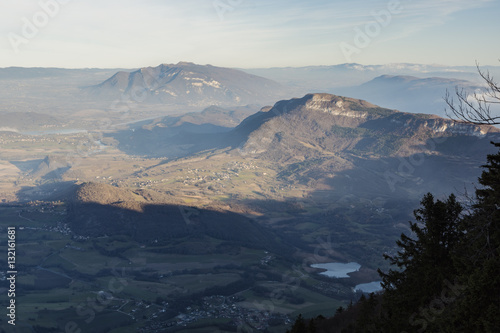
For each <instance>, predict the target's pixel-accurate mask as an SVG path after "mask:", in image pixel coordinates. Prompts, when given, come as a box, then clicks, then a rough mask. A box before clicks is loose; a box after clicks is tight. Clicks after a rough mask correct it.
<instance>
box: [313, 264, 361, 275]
mask: <svg viewBox="0 0 500 333" xmlns="http://www.w3.org/2000/svg"><path fill="white" fill-rule="evenodd" d="M311 267H312V268H321V269H326V272H321V273H320V274H321V275H326V276H328V277H335V278H348V277H349V275H347V273H352V272H356V271H359V269H360V268H361V265H360V264H358V263H357V262H349V263H347V264H344V263H341V262H331V263H326V264H314V265H311Z"/></svg>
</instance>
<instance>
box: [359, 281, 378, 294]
mask: <svg viewBox="0 0 500 333" xmlns="http://www.w3.org/2000/svg"><path fill="white" fill-rule="evenodd" d="M381 283H382V281H374V282H370V283H363V284H358V285H357V286H356V287H354V291H362V292H364V293H375V292H377V291H380V290H382V284H381Z"/></svg>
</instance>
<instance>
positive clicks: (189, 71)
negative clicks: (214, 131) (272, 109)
mask: <svg viewBox="0 0 500 333" xmlns="http://www.w3.org/2000/svg"><path fill="white" fill-rule="evenodd" d="M287 90H289V89H287V88H286V87H284V86H282V85H280V84H279V83H277V82H274V81H272V80H269V79H265V78H263V77H258V76H255V75H251V74H247V73H245V72H242V71H239V70H235V69H229V68H222V67H215V66H211V65H206V66H202V65H196V64H193V63H189V62H179V63H177V64H175V65H174V64H162V65H160V66H157V67H146V68H141V69H139V70H137V71H134V72H118V73H116V74H115V75H113V76H112V77H111V78H109V79H108V80H106V81H104V82H102V83H101V84H98V85H94V86H91V87H88V88H86V91H87V92H88V93H90V94H91V95H92V96H96V97H99V98H102V99H113V98H120V97H121V96H124V95H125V96H128V98H129V99H130V100H132V101H134V102H139V103H161V104H174V105H189V106H200V107H206V106H210V105H225V106H233V105H246V104H256V103H261V104H264V103H268V102H270V101H273V100H276V99H278V98H281V97H284V96H285V95H286V92H287Z"/></svg>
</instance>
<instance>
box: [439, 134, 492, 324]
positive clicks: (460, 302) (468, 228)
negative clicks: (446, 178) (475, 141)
mask: <svg viewBox="0 0 500 333" xmlns="http://www.w3.org/2000/svg"><path fill="white" fill-rule="evenodd" d="M495 146H496V147H498V148H500V143H497V144H495ZM483 167H484V168H485V169H486V170H484V171H483V173H482V175H481V177H480V178H479V183H480V184H481V185H482V186H483V188H481V189H478V190H476V203H475V204H474V206H473V212H472V214H470V215H469V216H467V217H465V218H464V220H463V222H462V225H461V230H462V235H463V236H462V238H461V241H460V244H459V248H460V252H459V253H458V254H457V256H456V257H455V263H456V266H457V268H458V270H459V272H460V274H459V280H460V283H462V284H464V285H465V286H466V289H465V290H464V291H463V293H462V294H461V295H460V296H459V297H458V298H457V302H456V303H455V304H453V306H452V307H451V308H450V310H449V311H447V312H446V313H445V316H443V317H442V320H440V321H438V322H437V323H436V326H437V329H439V330H440V331H442V332H491V333H493V332H500V274H499V271H500V151H499V152H498V153H496V154H493V155H488V163H487V164H486V165H485V166H483Z"/></svg>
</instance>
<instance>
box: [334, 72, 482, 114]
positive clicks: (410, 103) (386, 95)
mask: <svg viewBox="0 0 500 333" xmlns="http://www.w3.org/2000/svg"><path fill="white" fill-rule="evenodd" d="M456 88H458V89H465V90H466V91H469V92H470V93H473V92H475V91H481V90H482V89H483V87H481V86H479V85H476V84H473V83H472V82H470V81H467V80H458V79H449V78H442V77H430V78H418V77H415V76H401V75H381V76H379V77H376V78H374V79H373V80H371V81H368V82H366V83H363V84H362V85H359V86H355V87H349V88H339V89H336V91H337V92H338V94H340V95H342V96H350V97H354V98H362V99H365V100H368V101H371V102H372V103H376V104H378V105H384V106H386V107H388V108H392V109H397V110H401V111H405V112H412V113H426V114H435V115H439V116H441V117H446V114H445V108H446V102H445V100H444V98H445V96H446V91H448V92H449V93H450V94H451V95H454V94H455V89H456Z"/></svg>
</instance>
